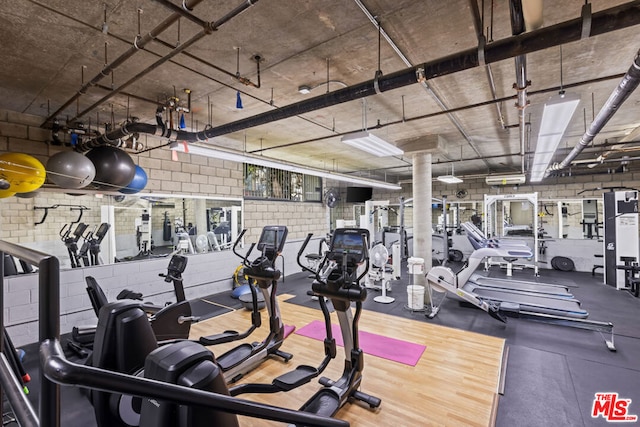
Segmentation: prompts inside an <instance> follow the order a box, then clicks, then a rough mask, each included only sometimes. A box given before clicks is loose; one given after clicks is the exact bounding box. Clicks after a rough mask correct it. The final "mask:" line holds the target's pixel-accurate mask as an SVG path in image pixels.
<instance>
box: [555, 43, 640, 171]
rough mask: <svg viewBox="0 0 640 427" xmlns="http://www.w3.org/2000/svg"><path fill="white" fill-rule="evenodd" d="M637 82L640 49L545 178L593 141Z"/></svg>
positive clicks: (568, 163) (636, 85) (561, 167)
mask: <svg viewBox="0 0 640 427" xmlns="http://www.w3.org/2000/svg"><path fill="white" fill-rule="evenodd" d="M638 84H640V51H639V52H638V53H636V57H635V58H634V60H633V63H632V64H631V67H629V70H628V71H627V73H626V74H625V75H624V77H622V80H621V81H620V83H618V86H617V87H616V88H615V89H614V91H613V92H612V93H611V95H610V96H609V99H607V102H605V103H604V105H603V106H602V108H601V109H600V111H599V112H598V115H597V116H596V117H595V118H594V119H593V121H592V122H591V124H590V125H589V128H588V129H587V131H586V132H585V133H584V134H583V135H582V138H580V141H578V144H577V145H576V146H575V147H574V148H573V150H571V152H570V153H569V154H568V155H567V157H565V158H564V160H562V161H561V162H560V163H555V164H553V165H552V166H551V167H549V168H548V169H547V171H546V172H545V174H544V176H545V178H546V177H548V176H549V175H550V174H551V172H553V171H557V170H560V169H564V168H566V167H567V166H569V165H570V164H571V162H572V161H573V160H574V159H575V158H576V157H577V156H578V155H579V154H580V153H581V152H582V150H584V149H585V148H586V147H587V145H589V144H590V143H591V141H593V138H595V136H596V135H597V134H598V133H600V131H601V130H602V128H603V127H604V126H605V125H606V124H607V122H608V121H609V120H610V119H611V118H612V117H613V115H614V114H615V113H616V111H618V108H620V106H621V105H622V103H623V102H624V101H626V100H627V98H628V97H629V95H631V93H633V91H634V90H636V88H637V87H638Z"/></svg>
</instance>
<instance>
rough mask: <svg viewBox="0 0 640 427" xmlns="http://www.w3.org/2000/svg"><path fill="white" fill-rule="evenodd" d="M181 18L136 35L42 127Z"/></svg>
mask: <svg viewBox="0 0 640 427" xmlns="http://www.w3.org/2000/svg"><path fill="white" fill-rule="evenodd" d="M198 3H202V0H190V1H187V2H186V3H185V5H186V6H187V7H189V8H190V9H191V8H193V7H195V6H196V5H197V4H198ZM179 18H180V14H179V13H173V14H171V16H169V17H168V18H166V19H165V20H164V21H162V22H161V23H159V24H158V25H156V26H155V27H154V28H153V29H152V30H151V31H149V32H148V33H146V34H145V35H144V36H140V37H136V39H135V41H134V43H133V45H132V46H131V47H130V48H129V49H128V50H127V51H126V52H124V53H123V54H122V55H120V56H118V57H117V58H116V59H115V60H113V61H112V62H111V63H110V64H108V65H105V67H104V68H103V69H102V70H100V72H99V73H98V74H96V75H95V77H93V78H92V79H91V80H89V81H88V82H87V83H85V84H83V85H82V87H81V88H80V89H79V90H78V92H77V93H76V94H75V95H73V96H72V97H71V98H70V99H69V100H68V101H67V102H65V103H64V104H62V106H61V107H60V108H58V109H57V110H56V111H55V112H54V113H53V114H50V115H49V117H47V118H46V119H45V121H44V122H43V123H42V124H41V125H40V126H41V127H44V126H46V125H47V123H49V122H50V121H52V120H53V119H54V118H55V117H56V116H57V115H58V114H60V113H61V112H62V111H64V110H65V109H66V108H67V107H69V106H70V105H71V104H73V103H74V102H75V100H76V99H78V98H79V97H80V96H81V95H84V94H85V93H86V92H87V89H89V88H90V87H91V86H95V85H97V84H98V82H100V81H101V80H102V79H103V78H105V77H107V76H108V75H109V74H111V73H112V72H113V70H115V69H116V68H118V67H119V66H120V65H122V64H123V63H124V62H125V61H126V60H128V59H129V58H131V57H132V56H133V55H135V54H136V53H138V52H139V51H140V50H141V49H144V47H145V46H146V45H147V43H149V42H150V41H152V40H153V39H155V38H156V37H157V36H158V35H160V33H162V32H163V31H165V30H166V29H168V28H169V27H170V26H171V25H173V23H175V22H176V21H177V20H178V19H179Z"/></svg>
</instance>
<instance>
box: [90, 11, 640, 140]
mask: <svg viewBox="0 0 640 427" xmlns="http://www.w3.org/2000/svg"><path fill="white" fill-rule="evenodd" d="M638 24H640V2H637V1H636V2H630V3H626V4H624V5H620V6H617V7H613V8H610V9H606V10H603V11H600V12H598V13H595V14H593V15H592V17H591V31H590V35H591V36H597V35H600V34H605V33H609V32H612V31H614V30H618V29H623V28H627V27H631V26H635V25H638ZM582 30H583V20H582V18H576V19H573V20H570V21H567V22H563V23H560V24H556V25H553V26H550V27H546V28H542V29H539V30H535V31H531V32H526V33H524V34H521V35H518V36H513V37H509V38H506V39H504V40H499V41H496V42H494V43H492V44H491V45H490V46H487V47H486V48H485V50H484V58H485V63H493V62H498V61H503V60H506V59H509V58H513V57H515V56H517V55H521V54H526V53H531V52H536V51H539V50H543V49H548V48H550V47H554V46H559V45H561V44H565V43H569V42H573V41H577V40H580V38H582ZM478 65H479V61H478V50H477V49H469V50H466V51H463V52H460V53H457V54H453V55H450V56H447V57H445V58H441V59H437V60H434V61H430V62H426V63H424V64H420V65H417V66H415V67H410V68H408V69H404V70H400V71H397V72H395V73H392V74H388V75H382V76H379V77H378V78H376V79H373V80H369V81H366V82H363V83H359V84H357V85H354V86H350V87H347V88H344V89H339V90H336V91H334V92H329V93H326V94H323V95H319V96H316V97H314V98H311V99H309V100H305V101H301V102H298V103H295V104H291V105H287V106H285V107H281V108H278V109H276V110H273V111H269V112H266V113H262V114H258V115H255V116H253V117H247V118H245V119H241V120H237V121H235V122H231V123H227V124H225V125H221V126H217V127H212V128H209V129H206V130H204V131H201V132H176V131H173V132H172V135H176V138H177V139H180V140H184V141H187V142H195V141H206V140H207V139H210V138H214V137H216V136H221V135H226V134H229V133H232V132H238V131H241V130H244V129H248V128H252V127H255V126H259V125H263V124H266V123H271V122H274V121H277V120H282V119H285V118H289V117H292V116H296V115H300V114H304V113H308V112H310V111H316V110H319V109H322V108H327V107H331V106H333V105H337V104H341V103H344V102H348V101H353V100H356V99H360V98H364V97H367V96H372V95H375V94H376V93H381V92H386V91H389V90H393V89H398V88H401V87H404V86H408V85H411V84H415V83H418V82H420V81H422V80H425V79H431V78H435V77H439V76H443V75H447V74H453V73H456V72H459V71H463V70H467V69H470V68H474V67H477V66H478ZM177 135H179V137H178V136H177ZM109 139H111V140H113V139H115V138H112V137H110V136H109ZM89 143H90V142H89ZM83 145H84V144H81V146H79V148H80V149H81V150H83V149H84V148H82V146H83Z"/></svg>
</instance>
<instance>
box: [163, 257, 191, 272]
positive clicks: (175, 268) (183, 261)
mask: <svg viewBox="0 0 640 427" xmlns="http://www.w3.org/2000/svg"><path fill="white" fill-rule="evenodd" d="M186 268H187V257H185V256H182V255H178V254H175V255H174V256H172V257H171V260H169V266H168V267H167V270H169V272H171V273H184V270H185V269H186Z"/></svg>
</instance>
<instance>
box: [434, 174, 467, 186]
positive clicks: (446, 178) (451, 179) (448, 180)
mask: <svg viewBox="0 0 640 427" xmlns="http://www.w3.org/2000/svg"><path fill="white" fill-rule="evenodd" d="M436 179H437V180H438V181H440V182H444V183H445V184H460V183H461V182H462V179H460V178H458V177H457V176H453V175H441V176H439V177H438V178H436Z"/></svg>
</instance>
